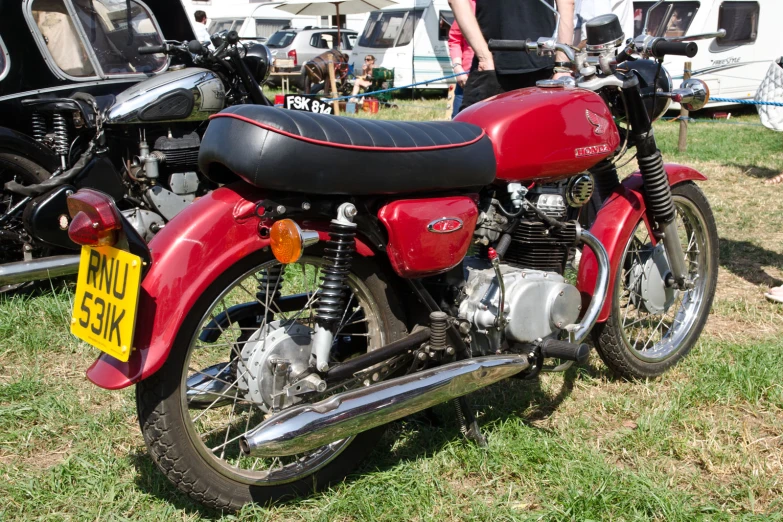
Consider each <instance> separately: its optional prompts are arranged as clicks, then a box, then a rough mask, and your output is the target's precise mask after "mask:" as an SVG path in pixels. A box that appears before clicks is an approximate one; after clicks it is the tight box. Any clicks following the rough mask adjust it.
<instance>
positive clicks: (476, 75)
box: [459, 71, 503, 111]
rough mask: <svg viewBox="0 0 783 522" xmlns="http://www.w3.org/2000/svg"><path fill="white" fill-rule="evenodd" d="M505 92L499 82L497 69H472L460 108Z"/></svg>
mask: <svg viewBox="0 0 783 522" xmlns="http://www.w3.org/2000/svg"><path fill="white" fill-rule="evenodd" d="M502 92H503V88H502V87H501V86H500V83H498V76H497V74H496V73H495V71H471V73H470V74H469V75H468V81H467V83H465V87H464V90H463V95H462V106H460V108H459V110H460V111H461V110H464V109H466V108H467V107H470V106H471V105H473V104H474V103H478V102H480V101H482V100H486V99H487V98H490V97H492V96H495V95H496V94H500V93H502Z"/></svg>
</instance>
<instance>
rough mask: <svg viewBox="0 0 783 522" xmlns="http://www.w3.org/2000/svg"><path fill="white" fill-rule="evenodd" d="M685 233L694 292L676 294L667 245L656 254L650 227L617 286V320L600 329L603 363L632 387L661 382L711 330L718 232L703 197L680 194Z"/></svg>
mask: <svg viewBox="0 0 783 522" xmlns="http://www.w3.org/2000/svg"><path fill="white" fill-rule="evenodd" d="M672 198H673V199H674V206H675V208H676V210H677V217H676V219H677V229H678V231H679V234H680V242H681V243H682V246H683V251H684V252H685V258H686V265H687V266H688V271H689V273H688V276H689V278H690V280H691V281H692V282H693V288H690V289H688V290H685V291H681V290H677V289H674V288H669V287H667V286H666V285H665V283H664V281H665V279H666V276H667V275H668V273H669V264H668V261H667V260H666V254H665V251H664V249H663V243H662V242H658V243H657V245H656V246H653V243H652V241H651V239H650V231H649V229H648V226H647V224H646V223H645V221H644V220H641V221H639V223H638V224H637V226H636V230H635V232H634V234H633V235H632V236H631V239H630V240H629V241H628V244H627V245H626V247H625V251H624V253H623V262H622V263H620V266H619V267H618V271H617V274H616V278H615V287H614V294H613V295H612V296H610V298H611V299H612V313H611V315H610V317H609V319H608V320H607V321H606V323H604V324H599V325H596V328H595V329H594V332H593V333H594V339H595V342H596V349H597V350H598V354H599V355H600V356H601V359H602V360H603V361H604V362H605V363H606V365H607V366H609V367H610V368H611V369H612V370H613V371H614V372H615V373H616V374H618V375H620V376H621V377H624V378H628V379H644V378H648V377H656V376H658V375H661V374H662V373H664V372H665V371H666V370H668V369H669V368H671V367H672V366H674V365H675V364H677V362H679V361H680V360H681V359H682V358H683V357H685V356H686V355H687V354H688V352H689V351H690V350H691V348H692V347H693V345H694V344H695V343H696V341H697V340H698V338H699V335H700V334H701V331H702V330H703V328H704V324H705V323H706V322H707V316H708V315H709V312H710V308H711V307H712V300H713V297H714V296H715V287H716V285H717V279H718V231H717V227H716V225H715V219H714V217H713V215H712V210H711V209H710V206H709V203H708V202H707V199H706V198H705V197H704V194H703V193H702V191H701V189H699V187H697V186H696V185H695V184H693V183H690V182H687V183H682V184H679V185H677V186H675V187H673V188H672Z"/></svg>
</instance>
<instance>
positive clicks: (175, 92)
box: [0, 31, 272, 292]
mask: <svg viewBox="0 0 783 522" xmlns="http://www.w3.org/2000/svg"><path fill="white" fill-rule="evenodd" d="M137 51H138V55H142V56H145V55H152V56H155V55H157V56H158V58H160V57H161V55H167V56H168V57H169V58H168V59H170V61H171V64H172V65H170V66H169V67H168V70H167V71H166V72H164V73H162V74H157V75H154V76H151V77H150V78H148V79H146V80H144V81H141V82H139V83H136V84H134V85H132V86H131V87H129V88H127V89H125V90H124V91H122V92H120V93H119V94H117V95H116V96H113V95H109V96H93V95H92V94H89V93H87V92H77V93H76V94H73V95H72V96H70V97H67V98H55V97H35V98H30V99H25V100H23V101H22V102H21V105H22V107H23V111H24V113H23V114H24V117H25V118H29V121H30V125H31V135H32V138H33V139H34V140H35V141H36V142H37V144H38V145H39V146H40V147H43V148H44V149H48V150H47V152H48V153H49V156H50V157H56V160H55V161H51V160H50V164H49V165H45V164H39V163H37V162H36V161H35V159H34V158H32V157H29V156H26V155H23V154H20V153H19V152H18V151H15V150H10V149H6V148H4V147H3V145H2V141H1V140H0V177H1V178H2V179H0V292H3V291H8V290H12V289H15V288H18V287H19V286H20V285H24V284H25V283H28V282H30V281H35V280H39V279H47V278H49V277H55V276H62V275H69V274H75V273H76V271H77V268H78V259H79V256H78V250H79V248H78V245H76V244H74V243H73V242H72V241H71V240H70V239H69V237H68V233H67V229H68V225H69V224H70V218H69V214H68V209H67V204H66V198H67V197H68V195H70V194H72V193H74V192H76V191H77V190H78V189H80V188H94V189H97V190H100V191H102V192H105V193H106V194H109V195H110V196H111V197H112V198H114V200H115V201H117V202H118V205H119V207H120V209H121V211H122V213H123V215H124V216H125V218H126V219H128V221H129V222H130V223H131V224H132V226H133V227H134V228H135V229H136V231H137V232H138V233H139V235H140V236H141V237H142V238H144V239H145V240H146V241H149V240H150V239H151V238H152V237H153V236H154V235H155V233H156V232H158V231H159V230H160V229H162V228H163V227H164V226H165V225H166V223H167V222H168V221H170V220H171V219H172V218H173V217H174V216H175V215H177V214H178V213H179V212H180V211H181V210H183V209H184V208H185V207H186V206H187V205H189V204H190V203H192V202H193V201H194V200H195V198H197V197H199V196H201V195H203V194H205V193H206V192H208V191H209V190H211V189H213V188H215V185H214V184H212V183H210V182H209V181H208V180H207V179H206V178H204V177H203V176H202V175H201V173H200V172H199V170H198V165H197V160H198V152H199V146H200V144H201V137H202V135H203V133H204V131H205V130H206V126H207V122H208V119H209V117H210V116H211V115H212V114H215V113H217V112H219V111H221V110H222V109H223V108H225V107H227V106H231V105H236V104H247V103H250V104H261V105H272V103H271V102H270V101H269V100H268V99H267V98H266V97H265V96H264V94H263V92H262V90H261V85H262V84H263V83H264V81H265V80H266V79H267V77H268V75H269V72H270V64H271V55H270V53H269V50H268V49H267V48H266V46H264V45H263V44H258V43H245V42H242V41H240V38H239V36H238V35H237V33H236V32H235V31H232V32H230V33H228V34H224V35H215V36H214V37H213V42H212V46H210V47H206V46H204V45H202V44H201V43H199V42H197V41H191V42H176V41H167V42H164V43H163V44H162V45H145V46H143V47H139V48H138V49H137Z"/></svg>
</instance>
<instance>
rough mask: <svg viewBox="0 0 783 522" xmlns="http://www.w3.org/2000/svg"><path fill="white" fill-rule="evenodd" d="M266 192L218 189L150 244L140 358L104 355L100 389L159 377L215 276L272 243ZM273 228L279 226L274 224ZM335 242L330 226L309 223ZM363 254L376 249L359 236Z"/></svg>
mask: <svg viewBox="0 0 783 522" xmlns="http://www.w3.org/2000/svg"><path fill="white" fill-rule="evenodd" d="M262 199H263V193H262V191H261V190H259V189H256V188H253V187H251V186H249V185H246V184H244V183H237V184H233V185H231V186H226V187H222V188H219V189H217V190H215V191H213V192H211V193H210V194H208V195H206V196H204V197H202V198H200V199H199V200H198V201H196V202H195V203H193V204H192V205H190V206H189V207H188V208H186V209H185V210H184V211H182V212H181V213H180V214H178V215H177V217H176V218H175V219H173V220H172V221H170V222H169V223H168V224H167V225H166V226H165V227H164V228H163V230H161V231H160V232H159V233H158V234H157V235H156V236H155V237H154V238H153V240H152V241H151V242H150V244H149V247H150V253H151V256H152V266H151V268H150V269H149V272H148V273H147V274H146V275H145V276H144V280H143V281H142V284H141V292H140V295H139V307H138V314H137V317H136V330H135V334H134V341H133V344H134V347H133V353H132V354H131V356H130V359H129V360H128V362H125V363H124V362H120V361H118V360H117V359H115V358H114V357H111V356H109V355H106V354H102V355H101V356H100V357H98V359H97V360H96V361H95V362H94V363H93V364H92V366H90V368H89V369H88V370H87V378H88V379H89V380H90V381H92V382H93V383H94V384H96V385H98V386H100V387H101V388H106V389H109V390H116V389H120V388H125V387H127V386H130V385H132V384H134V383H136V382H138V381H140V380H142V379H145V378H147V377H149V376H150V375H152V374H153V373H155V372H156V371H157V370H158V369H159V368H160V367H161V366H162V365H163V363H164V362H165V361H166V358H167V357H168V355H169V352H170V351H171V347H172V345H173V343H174V339H175V338H176V336H177V333H178V331H179V328H180V326H181V324H182V322H183V321H184V320H185V318H186V317H187V314H188V312H189V311H190V309H191V308H192V307H193V305H194V304H195V302H196V301H197V300H198V299H199V297H200V296H201V295H202V294H203V293H204V291H205V290H206V289H207V288H209V286H210V285H211V284H212V283H213V282H214V281H215V279H216V278H217V277H218V276H219V275H220V274H222V273H223V272H225V271H226V270H227V269H228V268H229V267H230V266H231V265H233V264H234V263H236V262H237V261H239V260H240V259H242V258H244V257H246V256H248V255H250V254H252V253H253V252H256V251H258V250H260V249H262V248H265V247H267V246H268V245H269V240H268V239H266V238H262V237H261V236H260V234H259V224H260V223H261V220H260V219H259V218H258V216H256V213H255V208H256V203H257V202H258V201H260V200H262ZM268 224H269V225H270V226H271V224H272V222H271V221H270V222H269V223H268ZM307 226H308V227H309V228H311V229H317V230H318V231H319V236H320V239H322V240H325V239H328V237H329V234H328V232H327V230H328V223H324V224H317V223H310V222H308V223H307ZM356 251H357V253H359V254H360V255H363V256H371V255H373V254H374V253H373V251H372V250H371V249H370V247H369V246H367V244H366V243H364V242H363V241H361V240H360V239H359V238H358V237H357V239H356Z"/></svg>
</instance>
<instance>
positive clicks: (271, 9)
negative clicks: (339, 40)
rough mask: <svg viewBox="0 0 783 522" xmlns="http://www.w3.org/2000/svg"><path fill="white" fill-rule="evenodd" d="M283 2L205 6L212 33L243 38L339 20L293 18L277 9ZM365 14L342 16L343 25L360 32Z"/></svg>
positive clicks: (316, 17)
mask: <svg viewBox="0 0 783 522" xmlns="http://www.w3.org/2000/svg"><path fill="white" fill-rule="evenodd" d="M281 3H282V2H266V3H264V4H262V5H259V4H257V3H254V4H243V5H225V4H224V5H221V4H218V3H215V4H213V5H211V6H208V7H204V8H203V9H204V10H205V11H206V13H207V17H208V18H209V27H208V28H207V30H208V31H209V34H214V33H217V32H220V31H224V30H225V31H232V30H233V31H236V32H238V33H239V36H241V37H243V38H259V39H262V40H265V39H267V38H269V37H270V36H272V35H273V34H274V33H275V32H277V31H279V30H281V29H284V28H295V29H304V28H305V27H318V26H328V25H331V24H332V23H333V22H334V23H337V21H336V20H332V19H334V18H336V17H326V16H301V15H293V14H291V13H288V12H286V11H283V10H282V9H276V8H275V6H278V5H280V4H281ZM365 17H366V15H365V14H358V15H348V16H347V17H345V16H341V18H342V19H343V25H346V26H347V28H348V29H352V28H355V29H356V30H358V29H360V28H362V27H364V20H365Z"/></svg>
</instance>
